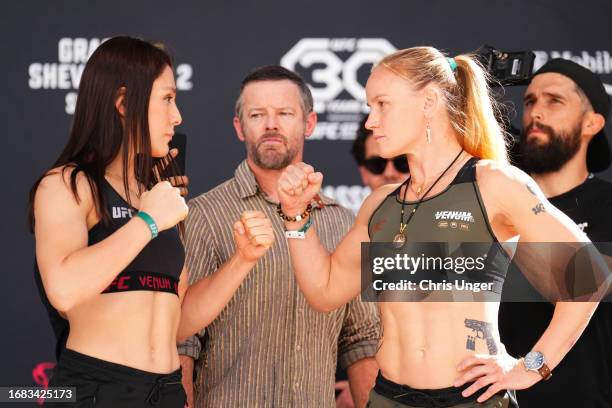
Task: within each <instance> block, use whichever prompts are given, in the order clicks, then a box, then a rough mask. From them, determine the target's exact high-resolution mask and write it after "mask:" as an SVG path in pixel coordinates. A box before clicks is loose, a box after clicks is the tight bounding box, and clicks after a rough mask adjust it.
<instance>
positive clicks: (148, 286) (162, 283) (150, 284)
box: [102, 271, 179, 296]
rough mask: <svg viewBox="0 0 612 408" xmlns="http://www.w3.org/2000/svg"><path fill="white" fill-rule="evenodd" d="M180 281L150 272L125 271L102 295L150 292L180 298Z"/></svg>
mask: <svg viewBox="0 0 612 408" xmlns="http://www.w3.org/2000/svg"><path fill="white" fill-rule="evenodd" d="M178 284H179V281H178V279H176V278H175V277H173V276H168V275H165V274H163V273H156V272H148V271H123V272H121V273H120V274H119V275H118V276H117V277H116V278H115V279H114V280H113V281H112V282H111V284H110V285H108V287H107V288H106V289H104V291H103V292H102V293H117V292H128V291H132V290H150V291H154V292H166V293H174V294H175V295H177V296H178Z"/></svg>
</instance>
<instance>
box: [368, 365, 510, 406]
mask: <svg viewBox="0 0 612 408" xmlns="http://www.w3.org/2000/svg"><path fill="white" fill-rule="evenodd" d="M470 385H471V384H465V385H463V386H462V387H449V388H442V389H435V390H419V389H415V388H412V387H409V386H407V385H401V384H397V383H395V382H393V381H391V380H388V379H386V378H385V377H383V376H382V374H381V373H380V371H379V372H378V377H376V385H375V386H374V389H373V390H372V391H371V392H370V400H369V401H368V404H367V405H366V407H371V408H402V407H406V408H417V407H418V408H443V407H444V408H447V407H448V408H450V407H454V408H472V407H474V408H476V407H478V408H518V404H517V403H516V397H515V396H514V392H513V391H501V392H499V393H497V394H495V395H494V396H493V397H491V398H489V399H488V400H487V401H485V402H483V403H480V404H479V403H478V402H477V401H476V399H477V398H478V397H479V396H480V395H482V394H484V393H485V391H486V387H485V388H484V389H481V390H478V391H477V392H476V393H475V394H473V395H471V396H469V397H467V398H466V397H464V396H463V395H461V393H462V392H463V390H465V389H466V388H468V387H469V386H470Z"/></svg>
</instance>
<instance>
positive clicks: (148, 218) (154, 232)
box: [136, 211, 159, 239]
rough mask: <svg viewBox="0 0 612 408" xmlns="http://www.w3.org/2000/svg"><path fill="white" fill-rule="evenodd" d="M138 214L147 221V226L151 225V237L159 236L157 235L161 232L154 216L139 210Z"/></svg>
mask: <svg viewBox="0 0 612 408" xmlns="http://www.w3.org/2000/svg"><path fill="white" fill-rule="evenodd" d="M136 216H137V217H140V218H141V219H142V220H143V221H144V222H146V223H147V227H149V230H151V239H153V238H155V237H157V235H158V234H159V230H158V229H157V224H156V223H155V221H154V220H153V217H151V216H150V215H149V214H147V213H146V212H144V211H138V213H137V214H136Z"/></svg>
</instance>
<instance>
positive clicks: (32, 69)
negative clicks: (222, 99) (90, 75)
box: [28, 37, 193, 115]
mask: <svg viewBox="0 0 612 408" xmlns="http://www.w3.org/2000/svg"><path fill="white" fill-rule="evenodd" d="M106 40H107V38H104V39H100V38H69V37H64V38H60V40H59V41H58V43H57V59H58V62H44V63H43V62H32V63H31V64H30V65H29V67H28V86H29V87H30V89H35V90H40V89H44V90H56V89H62V90H68V91H69V92H67V93H66V95H65V97H64V102H65V111H66V113H67V114H69V115H72V114H74V108H75V106H76V100H77V92H76V91H77V90H78V89H79V83H80V82H81V76H82V75H83V70H84V69H85V63H86V62H87V60H88V59H89V57H90V56H91V54H92V53H93V52H94V51H95V50H96V48H98V46H99V45H100V44H102V43H103V42H104V41H106ZM175 69H176V87H177V89H179V90H181V91H189V90H191V89H192V88H193V83H192V82H191V77H192V75H193V68H192V66H191V65H190V64H179V65H177V66H176V67H175Z"/></svg>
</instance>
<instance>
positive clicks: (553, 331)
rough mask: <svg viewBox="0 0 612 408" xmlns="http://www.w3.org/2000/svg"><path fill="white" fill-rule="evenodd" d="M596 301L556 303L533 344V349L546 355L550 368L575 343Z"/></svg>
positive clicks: (555, 364) (557, 362)
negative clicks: (540, 333)
mask: <svg viewBox="0 0 612 408" xmlns="http://www.w3.org/2000/svg"><path fill="white" fill-rule="evenodd" d="M597 305H598V303H595V302H564V303H561V302H559V303H557V304H556V306H555V312H554V314H553V317H552V319H551V321H550V324H549V325H548V328H547V329H546V331H545V332H544V334H543V335H542V337H540V339H539V340H538V342H537V343H536V344H535V345H534V347H533V350H536V351H539V352H541V353H542V354H544V356H545V357H546V364H547V365H548V367H549V368H550V369H551V370H552V369H553V368H554V367H556V366H557V365H558V364H559V362H560V361H561V360H562V359H563V357H565V355H566V354H567V353H568V351H569V350H570V349H571V348H572V347H573V345H574V344H575V343H576V341H577V340H578V338H579V337H580V335H581V334H582V332H583V330H584V329H585V327H586V326H587V324H588V323H589V320H590V318H591V316H592V315H593V313H594V312H595V309H596V308H597Z"/></svg>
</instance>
